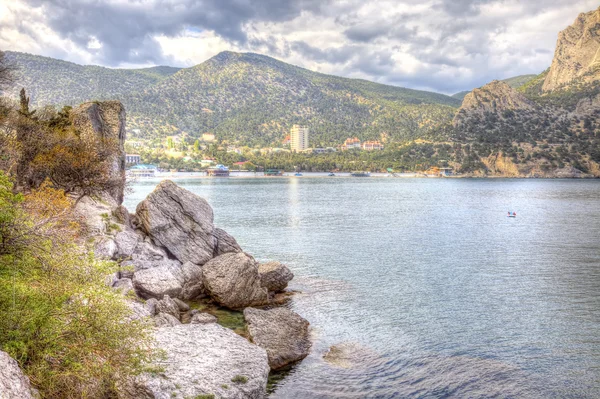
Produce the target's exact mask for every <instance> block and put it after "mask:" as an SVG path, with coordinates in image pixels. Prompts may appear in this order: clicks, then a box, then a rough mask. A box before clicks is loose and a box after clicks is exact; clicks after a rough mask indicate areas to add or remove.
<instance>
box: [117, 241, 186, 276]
mask: <svg viewBox="0 0 600 399" xmlns="http://www.w3.org/2000/svg"><path fill="white" fill-rule="evenodd" d="M122 265H132V266H134V269H135V271H138V270H143V269H150V268H153V267H158V266H166V265H172V266H178V267H180V266H181V262H179V261H178V260H176V259H172V258H170V257H169V255H168V254H167V251H166V250H165V249H164V248H161V247H158V246H156V245H154V244H152V243H151V242H150V241H149V239H148V240H145V241H143V242H140V243H138V244H137V246H136V247H135V249H134V251H133V253H132V254H131V261H127V262H123V263H122Z"/></svg>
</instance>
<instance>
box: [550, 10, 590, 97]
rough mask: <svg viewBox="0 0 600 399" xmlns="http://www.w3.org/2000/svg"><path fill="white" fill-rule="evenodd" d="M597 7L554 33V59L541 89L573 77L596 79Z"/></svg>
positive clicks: (553, 88) (588, 80)
mask: <svg viewBox="0 0 600 399" xmlns="http://www.w3.org/2000/svg"><path fill="white" fill-rule="evenodd" d="M599 48H600V8H598V9H597V10H595V11H590V12H588V13H582V14H579V16H578V17H577V19H576V20H575V22H574V23H573V25H571V26H569V27H568V28H567V29H565V30H563V31H562V32H560V33H559V34H558V40H557V43H556V51H555V53H554V59H553V60H552V65H551V66H550V71H549V72H548V75H547V76H546V79H545V80H544V85H543V87H542V89H543V91H545V92H548V91H553V90H556V89H559V88H561V87H563V86H568V85H570V84H572V83H573V81H574V80H576V79H580V80H582V81H584V82H593V81H596V80H598V79H600V73H598V72H599V71H600V51H599V50H598V49H599Z"/></svg>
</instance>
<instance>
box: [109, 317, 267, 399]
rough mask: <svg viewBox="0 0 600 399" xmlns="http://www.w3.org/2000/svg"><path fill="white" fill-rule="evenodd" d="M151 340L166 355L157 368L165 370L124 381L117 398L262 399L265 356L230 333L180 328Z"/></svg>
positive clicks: (198, 327) (187, 326) (220, 329)
mask: <svg viewBox="0 0 600 399" xmlns="http://www.w3.org/2000/svg"><path fill="white" fill-rule="evenodd" d="M155 337H156V345H157V346H158V347H159V348H160V349H162V350H163V351H164V353H165V356H166V359H165V360H164V362H162V361H161V362H160V364H159V365H160V366H162V367H164V371H163V372H161V373H153V374H151V373H146V374H142V375H140V376H138V377H136V378H135V379H134V380H131V381H129V382H128V383H127V384H125V385H124V386H122V387H120V390H119V397H120V398H121V399H133V398H153V399H170V398H173V397H177V398H196V397H203V396H202V395H207V396H205V397H209V396H208V395H214V397H215V398H223V399H241V398H250V399H258V398H264V397H265V395H266V386H267V378H268V375H269V365H268V362H267V354H266V352H265V350H264V349H262V348H259V347H258V346H256V345H253V344H251V343H250V342H248V341H247V340H246V339H244V338H242V337H240V336H239V335H237V334H235V333H234V332H233V331H231V330H229V329H226V328H224V327H221V326H220V325H218V324H216V323H210V324H182V325H178V326H173V327H162V328H159V329H157V331H156V332H155ZM240 376H241V377H243V378H240ZM236 377H237V379H236ZM232 380H241V381H239V382H233V381H232ZM243 381H245V382H243Z"/></svg>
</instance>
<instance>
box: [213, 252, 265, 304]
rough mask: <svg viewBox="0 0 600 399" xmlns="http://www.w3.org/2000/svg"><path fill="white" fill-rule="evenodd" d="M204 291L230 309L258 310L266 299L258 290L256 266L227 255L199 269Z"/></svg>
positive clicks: (242, 255) (241, 254)
mask: <svg viewBox="0 0 600 399" xmlns="http://www.w3.org/2000/svg"><path fill="white" fill-rule="evenodd" d="M202 280H203V282H204V288H205V289H206V292H207V293H208V294H209V295H210V297H211V298H212V299H213V300H214V301H216V302H218V303H219V304H221V305H222V306H225V307H228V308H230V309H241V308H245V307H247V306H260V305H264V304H267V303H268V300H269V295H268V291H267V289H266V288H264V287H262V286H261V281H260V275H259V274H258V263H257V262H256V261H255V260H254V258H253V257H251V256H250V255H248V254H246V253H244V252H239V253H227V254H223V255H221V256H217V257H216V258H214V259H212V260H211V261H209V262H207V263H206V264H205V265H204V266H202Z"/></svg>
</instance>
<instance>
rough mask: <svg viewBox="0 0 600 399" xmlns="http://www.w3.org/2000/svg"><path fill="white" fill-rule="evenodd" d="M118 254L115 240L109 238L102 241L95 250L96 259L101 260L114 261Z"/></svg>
mask: <svg viewBox="0 0 600 399" xmlns="http://www.w3.org/2000/svg"><path fill="white" fill-rule="evenodd" d="M116 253H117V244H115V242H114V240H111V239H110V238H107V237H104V238H102V239H100V241H99V242H98V243H97V244H96V248H95V249H94V254H95V255H96V257H97V258H101V259H114V257H115V254H116Z"/></svg>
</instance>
